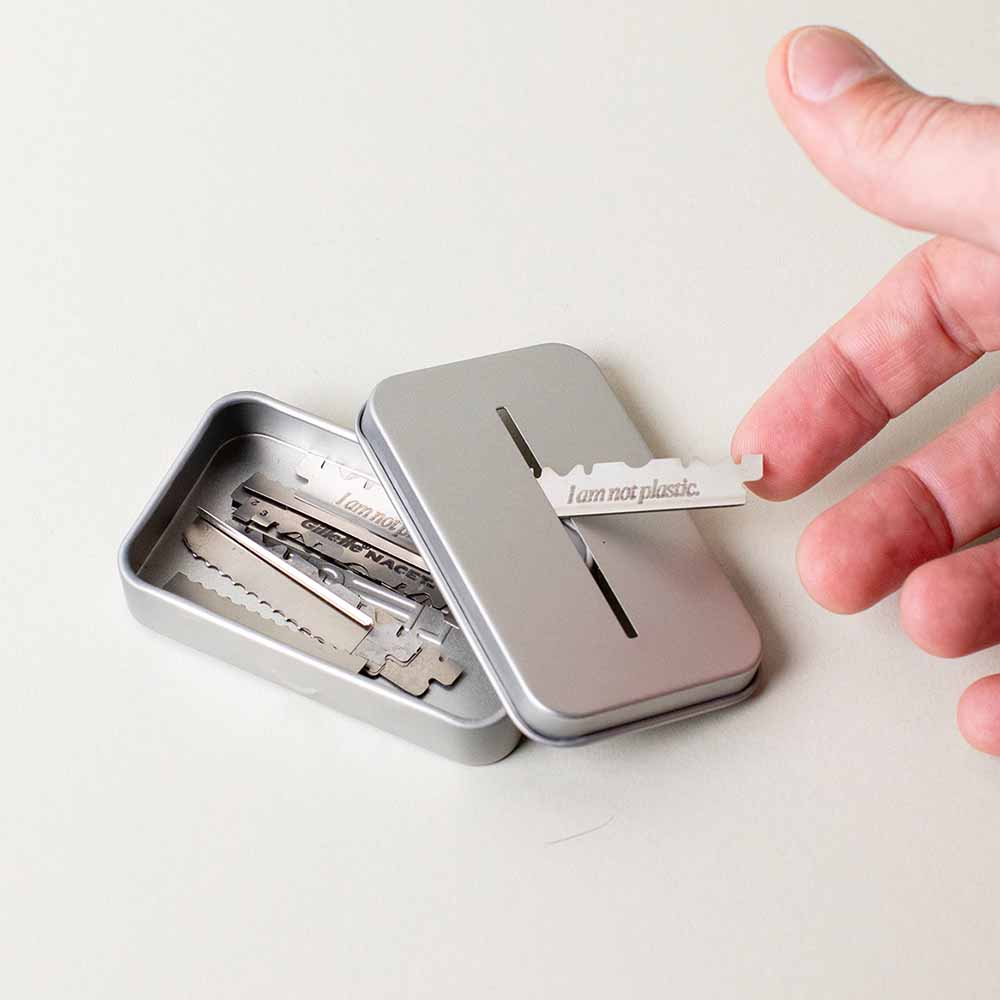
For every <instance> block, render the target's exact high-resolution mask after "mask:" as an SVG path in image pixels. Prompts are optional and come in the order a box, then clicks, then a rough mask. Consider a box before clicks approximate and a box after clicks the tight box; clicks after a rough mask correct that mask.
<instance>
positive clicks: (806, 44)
mask: <svg viewBox="0 0 1000 1000" xmlns="http://www.w3.org/2000/svg"><path fill="white" fill-rule="evenodd" d="M767 76H768V89H769V91H770V94H771V100H772V101H773V103H774V105H775V107H776V108H777V110H778V113H779V115H780V116H781V118H782V120H783V121H784V123H785V125H786V126H787V127H788V129H789V130H790V131H791V133H792V135H794V136H795V138H796V139H797V140H798V142H799V143H800V145H801V146H802V148H803V149H804V150H805V152H806V153H807V154H808V155H809V157H810V159H812V161H813V163H814V164H815V165H816V166H817V167H818V168H819V170H820V171H822V172H823V173H824V174H825V175H826V176H827V177H828V178H829V179H830V180H831V181H832V182H833V183H834V184H835V185H836V186H837V187H838V188H840V190H841V191H843V192H844V193H845V194H846V195H848V196H849V197H850V198H852V199H853V200H854V201H856V202H857V203H858V204H859V205H861V206H863V207H864V208H867V209H870V210H871V211H873V212H875V213H877V214H878V215H881V216H883V217H884V218H886V219H890V220H891V221H893V222H897V223H899V224H901V225H904V226H908V227H910V228H913V229H919V230H924V231H927V232H931V233H939V234H941V235H939V236H936V237H935V238H934V239H932V240H930V241H929V242H928V243H925V244H923V245H922V246H921V247H919V248H918V249H917V250H915V251H913V253H911V254H909V255H908V256H907V257H905V258H904V259H903V261H902V262H901V263H900V264H898V265H897V266H896V268H895V269H894V270H893V271H891V272H890V273H889V275H888V276H887V277H886V278H884V279H883V281H882V282H881V284H879V285H878V286H877V287H876V288H875V289H874V290H873V291H872V292H870V293H869V294H868V295H867V296H866V297H865V298H864V299H863V300H862V301H861V302H860V303H859V304H858V305H857V306H855V308H854V309H852V310H851V311H850V312H849V313H848V314H847V315H846V316H845V317H844V318H843V319H842V320H840V321H839V322H838V323H836V324H835V325H834V326H833V327H832V328H831V329H830V330H828V331H827V332H826V333H825V334H824V335H823V336H822V337H821V338H820V339H819V340H818V341H817V342H816V343H815V344H814V345H813V346H812V347H810V348H809V349H808V350H807V351H806V352H805V353H804V354H803V355H801V356H800V357H799V358H798V359H796V360H795V361H794V362H792V364H791V365H790V366H789V368H788V369H786V371H785V372H784V373H783V374H782V375H781V376H780V377H779V378H778V380H777V381H776V382H775V383H774V385H772V386H771V388H770V389H768V390H767V392H766V393H765V394H764V395H763V396H762V397H761V399H759V400H758V401H757V403H756V404H754V406H753V408H752V409H751V410H750V412H749V413H748V414H747V416H746V417H745V418H744V419H743V422H742V423H741V424H740V426H739V428H738V429H737V431H736V434H735V435H734V437H733V444H732V450H733V454H734V455H735V456H739V455H742V454H748V453H752V452H763V453H764V455H765V477H764V479H763V480H761V481H760V482H758V483H756V484H754V489H755V491H756V492H757V493H759V494H760V495H761V496H763V497H766V498H768V499H772V500H783V499H787V498H789V497H793V496H795V495H797V494H799V493H801V492H802V491H803V490H806V489H808V488H809V487H810V486H812V485H814V484H815V483H816V482H818V481H819V480H820V479H822V478H823V476H825V475H826V474H827V473H828V472H830V471H831V470H832V469H834V468H835V467H836V466H837V465H839V464H840V463H841V462H843V461H844V460H845V459H846V458H847V457H848V456H850V455H851V454H853V453H854V452H855V451H857V450H858V449H859V448H860V447H861V446H862V445H863V444H865V443H866V442H867V441H869V440H871V438H873V437H874V436H875V435H876V434H877V433H878V432H879V431H880V430H881V429H882V428H883V427H884V426H885V425H886V424H887V423H888V422H889V420H890V419H891V418H893V417H895V416H897V415H898V414H900V413H902V412H903V411H904V410H906V409H908V408H909V407H910V406H912V405H913V404H914V403H916V402H917V401H918V400H920V399H921V398H922V397H924V396H925V395H927V393H929V392H930V391H931V390H932V389H934V388H936V387H937V386H939V385H940V384H941V383H942V382H944V381H946V380H947V379H949V378H950V377H951V376H953V375H955V374H956V373H958V372H960V371H962V369H964V368H966V367H968V366H969V365H971V364H972V363H973V362H974V361H976V360H978V359H979V358H980V357H981V356H982V355H983V354H984V353H986V352H987V351H992V350H996V349H998V348H1000V108H998V107H994V106H986V105H979V106H974V105H967V104H958V103H956V102H954V101H950V100H945V99H943V98H932V97H927V96H925V95H924V94H921V93H919V92H917V91H915V90H913V89H912V88H911V87H909V86H908V85H907V84H906V83H904V81H903V80H901V79H900V78H899V77H898V76H897V75H896V74H895V73H894V72H893V71H892V70H891V69H889V68H888V67H887V66H886V65H885V64H884V63H883V62H882V61H881V60H880V59H879V58H878V57H877V56H876V55H875V54H874V53H873V52H871V51H870V50H869V49H867V48H866V47H865V46H864V45H862V44H861V43H860V42H859V41H858V40H857V39H855V38H854V37H853V36H851V35H848V34H846V33H844V32H840V31H836V30H834V29H832V28H804V29H800V30H799V31H796V32H793V33H792V34H791V35H789V36H787V37H786V38H784V39H783V40H782V41H781V42H780V43H779V45H778V46H777V48H776V49H775V50H774V52H773V53H772V55H771V59H770V62H769V65H768V72H767ZM998 526H1000V390H996V391H994V392H992V393H991V394H990V395H989V396H988V397H987V398H986V399H985V400H983V401H982V402H981V403H979V404H978V405H977V406H976V407H975V408H974V409H972V410H971V411H970V412H969V413H968V414H966V415H965V416H964V417H963V418H962V419H961V420H959V421H958V422H957V423H956V424H955V425H954V426H952V427H951V428H949V429H948V430H946V431H945V432H944V433H943V434H942V435H940V436H939V437H938V438H936V439H935V440H933V441H931V442H930V443H929V444H927V445H925V446H924V447H923V448H921V449H920V450H919V451H917V452H916V453H915V454H913V455H911V456H910V457H909V458H907V459H905V460H904V461H902V462H900V463H898V464H897V465H894V466H892V467H891V468H889V469H886V470H885V471H884V472H882V473H880V474H879V475H878V476H876V477H875V479H873V480H872V481H871V482H869V483H868V484H866V485H865V486H862V487H861V488H860V489H858V490H856V491H855V492H854V493H852V494H851V495H850V496H848V497H847V498H846V499H844V500H841V501H840V502H839V503H837V504H836V505H834V506H833V507H831V508H830V509H829V510H827V511H825V512H824V513H823V514H821V515H820V516H819V517H818V518H816V520H815V521H813V522H812V524H810V525H809V527H808V528H807V529H806V531H805V533H804V534H803V536H802V539H801V541H800V542H799V547H798V555H797V559H798V570H799V576H800V577H801V579H802V582H803V584H804V585H805V587H806V590H807V591H808V592H809V593H810V594H811V595H812V597H813V598H815V600H817V601H818V602H819V603H820V604H821V605H823V606H824V607H826V608H828V609H829V610H831V611H836V612H839V613H853V612H856V611H861V610H863V609H864V608H867V607H870V606H871V605H873V604H875V603H876V602H877V601H879V600H881V599H882V598H883V597H885V596H886V595H888V594H890V593H892V592H893V591H895V590H897V589H898V588H899V587H902V593H901V595H900V617H901V619H902V624H903V628H904V629H905V630H906V632H907V633H908V634H909V635H910V637H911V638H912V639H913V640H914V642H916V643H917V644H918V645H919V646H921V647H922V648H923V649H925V650H927V651H928V652H930V653H934V654H936V655H938V656H949V657H952V656H963V655H965V654H966V653H972V652H975V651H976V650H981V649H985V648H986V647H988V646H992V645H994V644H996V643H998V642H1000V541H992V542H988V543H986V544H983V545H979V546H975V547H973V548H968V549H964V550H963V551H960V552H955V551H954V550H955V549H957V548H959V547H960V546H963V545H965V544H966V543H967V542H970V541H972V540H973V539H976V538H978V537H979V536H980V535H983V534H985V533H986V532H988V531H990V530H992V529H993V528H996V527H998ZM958 722H959V727H960V728H961V730H962V733H963V734H964V736H965V738H966V739H967V740H968V741H969V742H970V743H972V745H973V746H975V747H978V748H979V749H980V750H984V751H987V752H989V753H994V754H1000V674H996V675H994V676H992V677H985V678H983V679H982V680H980V681H977V682H976V683H975V684H973V685H972V686H971V687H970V688H968V689H967V690H966V692H965V694H964V695H963V696H962V699H961V701H960V702H959V707H958Z"/></svg>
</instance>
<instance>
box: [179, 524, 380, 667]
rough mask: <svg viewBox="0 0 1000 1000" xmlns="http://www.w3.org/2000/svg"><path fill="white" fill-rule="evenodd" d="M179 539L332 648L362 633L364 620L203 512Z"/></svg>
mask: <svg viewBox="0 0 1000 1000" xmlns="http://www.w3.org/2000/svg"><path fill="white" fill-rule="evenodd" d="M247 541H248V542H249V541H250V539H247ZM184 544H185V545H186V546H187V548H188V550H189V551H190V552H191V554H192V555H194V556H196V557H197V558H199V559H201V560H203V561H204V562H206V563H208V564H209V565H210V566H213V567H215V568H216V569H217V570H218V571H219V572H220V573H222V574H223V575H224V576H228V577H229V578H230V579H231V580H233V581H235V582H237V583H238V584H240V586H241V587H243V588H244V589H245V590H246V591H247V592H248V593H251V594H254V595H255V596H256V597H257V598H258V600H260V601H262V602H263V603H265V604H267V605H268V606H269V607H271V608H273V609H275V610H276V611H280V613H281V614H282V615H283V616H284V617H285V618H288V619H289V620H290V621H293V622H294V623H295V624H296V625H298V626H299V627H300V628H302V629H306V630H307V631H309V632H310V633H311V634H313V635H320V636H322V637H323V638H324V639H325V640H326V641H327V642H329V643H331V644H332V645H334V646H336V647H337V648H338V649H348V650H353V649H355V647H356V646H357V645H358V643H359V642H361V640H362V639H364V637H365V636H366V635H367V634H368V628H367V627H366V626H365V625H361V624H360V623H359V622H358V621H355V620H354V619H353V618H351V617H348V615H346V614H344V613H343V612H341V611H338V610H335V609H334V608H333V607H331V606H330V605H329V604H327V603H324V602H323V601H321V600H320V599H319V598H318V597H316V596H314V595H313V594H312V593H311V592H310V591H309V590H307V589H305V588H303V587H302V586H301V585H300V584H299V583H297V582H295V581H294V580H292V579H291V578H290V576H289V575H287V574H284V573H282V572H278V571H276V570H275V569H274V568H273V567H272V566H271V565H270V564H269V563H268V562H267V561H264V560H261V559H260V558H259V557H258V556H257V555H255V554H252V553H251V551H250V550H249V549H248V548H246V547H245V546H244V545H242V544H239V543H238V542H236V541H234V540H233V539H232V538H230V537H229V536H228V535H226V534H224V533H222V532H220V531H218V530H216V528H214V527H213V526H212V525H211V524H209V522H207V521H206V520H204V519H203V518H199V519H198V520H196V521H195V522H194V523H193V524H192V525H191V526H190V527H189V528H188V529H187V530H186V531H185V532H184ZM275 558H277V557H275ZM279 561H280V560H279ZM312 582H313V581H310V583H312ZM318 586H321V585H319V584H317V587H318ZM331 596H333V595H331ZM351 610H352V611H353V612H354V613H355V614H361V615H363V618H364V620H366V621H369V622H371V618H370V616H368V615H366V614H364V613H363V612H359V609H357V608H352V609H351Z"/></svg>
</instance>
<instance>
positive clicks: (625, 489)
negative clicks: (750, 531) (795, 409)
mask: <svg viewBox="0 0 1000 1000" xmlns="http://www.w3.org/2000/svg"><path fill="white" fill-rule="evenodd" d="M763 475H764V456H763V455H744V456H743V458H742V459H741V460H740V461H739V462H733V461H732V460H731V459H727V460H726V461H724V462H718V463H717V464H715V465H709V464H707V463H706V462H702V461H701V460H700V459H697V458H696V459H692V460H691V461H690V462H688V463H686V464H685V463H684V462H683V461H681V459H679V458H654V459H653V460H652V461H651V462H647V463H646V464H645V465H643V466H640V467H638V468H636V467H634V466H632V465H627V464H626V463H625V462H600V463H598V464H596V465H594V466H593V467H592V468H590V469H587V468H584V466H582V465H578V466H577V467H576V468H575V469H571V470H570V471H569V472H556V471H555V470H554V469H542V471H541V475H540V476H539V477H538V485H539V486H540V487H541V488H542V492H544V493H545V495H546V496H547V497H548V498H549V503H551V504H552V509H553V510H554V511H555V512H556V514H558V515H559V517H583V516H584V515H589V514H628V513H632V512H634V513H648V512H649V511H653V510H697V509H698V508H701V507H736V506H740V505H742V504H745V503H746V500H747V494H746V490H745V489H744V488H743V484H744V483H747V482H752V481H754V480H756V479H760V478H761V477H762V476H763Z"/></svg>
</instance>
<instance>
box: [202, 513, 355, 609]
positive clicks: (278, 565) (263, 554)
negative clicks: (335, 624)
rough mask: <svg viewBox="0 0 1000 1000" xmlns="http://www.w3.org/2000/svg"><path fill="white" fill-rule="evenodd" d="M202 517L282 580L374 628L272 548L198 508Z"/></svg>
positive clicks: (214, 529) (352, 607) (210, 525)
mask: <svg viewBox="0 0 1000 1000" xmlns="http://www.w3.org/2000/svg"><path fill="white" fill-rule="evenodd" d="M198 516H199V518H200V519H201V520H202V521H204V522H205V523H207V524H208V526H209V527H210V528H212V530H213V531H217V532H219V533H220V534H222V535H225V536H226V538H228V539H229V540H230V541H231V542H233V543H234V544H236V545H238V546H240V548H243V549H245V550H246V551H247V552H249V553H250V555H251V556H253V557H254V558H255V559H259V560H260V561H261V562H263V563H266V564H267V565H268V566H270V567H271V568H272V569H275V570H277V571H278V572H279V573H280V574H281V575H282V576H285V577H287V578H288V579H289V580H291V581H292V583H294V584H297V585H298V586H299V587H301V588H302V589H303V590H307V591H309V593H310V594H312V595H313V597H318V598H319V599H320V600H321V601H322V602H323V603H324V604H329V605H330V607H331V608H333V609H334V610H335V611H339V612H340V613H341V614H344V615H346V616H347V617H348V618H350V619H351V620H352V621H355V622H357V623H358V624H359V625H363V626H365V627H366V628H367V627H369V626H370V625H371V624H372V620H371V618H370V617H369V616H368V615H366V614H365V613H364V612H363V611H359V610H358V609H357V607H355V606H354V605H353V604H349V603H348V602H346V601H344V600H343V599H342V598H340V597H339V596H338V595H337V594H335V593H331V591H330V590H329V588H327V587H324V586H322V585H321V584H319V583H317V582H316V581H315V580H313V579H312V578H311V577H309V576H307V575H305V574H304V573H302V572H301V571H300V570H298V569H296V568H295V567H294V566H291V565H289V564H288V562H286V561H285V560H284V559H282V558H281V557H280V556H277V555H275V554H274V553H273V552H271V551H269V550H268V548H267V547H266V546H264V545H261V544H260V542H258V541H256V540H255V539H253V538H250V537H249V536H248V535H247V534H246V533H245V532H241V531H237V530H236V529H235V528H233V527H232V526H231V525H228V524H226V522H225V521H223V520H222V519H221V518H218V517H216V516H215V515H214V514H213V513H212V512H211V511H207V510H205V509H204V508H203V507H199V508H198Z"/></svg>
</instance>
